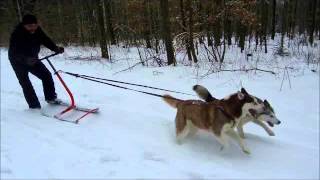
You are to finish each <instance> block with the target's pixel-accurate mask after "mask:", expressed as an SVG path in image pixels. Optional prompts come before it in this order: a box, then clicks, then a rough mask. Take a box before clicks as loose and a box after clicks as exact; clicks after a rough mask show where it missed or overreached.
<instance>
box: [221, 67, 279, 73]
mask: <svg viewBox="0 0 320 180" xmlns="http://www.w3.org/2000/svg"><path fill="white" fill-rule="evenodd" d="M220 71H229V72H236V71H244V72H248V71H262V72H267V73H271V74H276V73H275V72H273V71H269V70H264V69H259V68H251V69H221V70H219V71H218V72H220Z"/></svg>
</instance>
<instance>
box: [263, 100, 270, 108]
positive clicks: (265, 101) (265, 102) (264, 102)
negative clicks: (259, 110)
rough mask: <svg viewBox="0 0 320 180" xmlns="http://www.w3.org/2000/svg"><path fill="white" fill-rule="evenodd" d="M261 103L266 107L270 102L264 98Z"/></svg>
mask: <svg viewBox="0 0 320 180" xmlns="http://www.w3.org/2000/svg"><path fill="white" fill-rule="evenodd" d="M263 104H264V105H265V106H267V107H270V104H269V102H268V101H267V100H266V99H265V100H264V101H263Z"/></svg>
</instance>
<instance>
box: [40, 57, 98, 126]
mask: <svg viewBox="0 0 320 180" xmlns="http://www.w3.org/2000/svg"><path fill="white" fill-rule="evenodd" d="M57 54H59V53H54V54H52V55H49V56H46V57H44V58H41V59H39V60H44V59H45V60H47V62H48V63H49V65H50V66H51V68H52V70H53V71H54V74H55V75H56V76H57V77H58V79H59V81H60V82H61V84H62V86H63V87H64V89H65V90H66V91H67V93H68V95H69V97H70V101H71V103H70V105H69V106H68V107H67V108H66V109H64V110H63V111H61V112H60V113H58V114H56V115H54V118H56V119H59V120H61V121H66V122H70V123H75V124H78V123H79V121H80V120H81V119H83V118H84V117H86V116H87V115H89V114H91V113H96V112H98V110H99V108H94V109H77V106H76V105H75V100H74V97H73V94H72V92H71V91H70V89H69V88H68V86H67V84H66V83H65V82H64V80H63V79H62V77H61V76H60V74H59V72H60V71H57V70H56V68H55V67H54V66H53V64H52V63H51V61H50V60H49V57H52V56H55V55H57ZM72 110H77V111H82V112H84V114H83V115H82V116H80V117H78V118H77V119H76V120H75V121H69V120H66V119H64V118H63V115H65V114H66V113H68V112H71V111H72Z"/></svg>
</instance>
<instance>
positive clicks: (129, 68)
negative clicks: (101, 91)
mask: <svg viewBox="0 0 320 180" xmlns="http://www.w3.org/2000/svg"><path fill="white" fill-rule="evenodd" d="M151 59H158V58H157V57H149V58H148V59H146V60H144V61H140V62H138V63H136V64H134V65H132V66H130V67H128V68H126V69H123V70H121V71H118V72H115V73H113V75H115V74H118V73H121V72H124V71H128V70H131V69H132V68H134V67H136V66H137V65H139V64H143V63H148V61H149V60H151Z"/></svg>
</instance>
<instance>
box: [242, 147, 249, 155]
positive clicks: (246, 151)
mask: <svg viewBox="0 0 320 180" xmlns="http://www.w3.org/2000/svg"><path fill="white" fill-rule="evenodd" d="M242 151H243V152H244V153H246V154H248V155H249V154H251V152H250V150H249V149H248V148H243V149H242Z"/></svg>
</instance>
